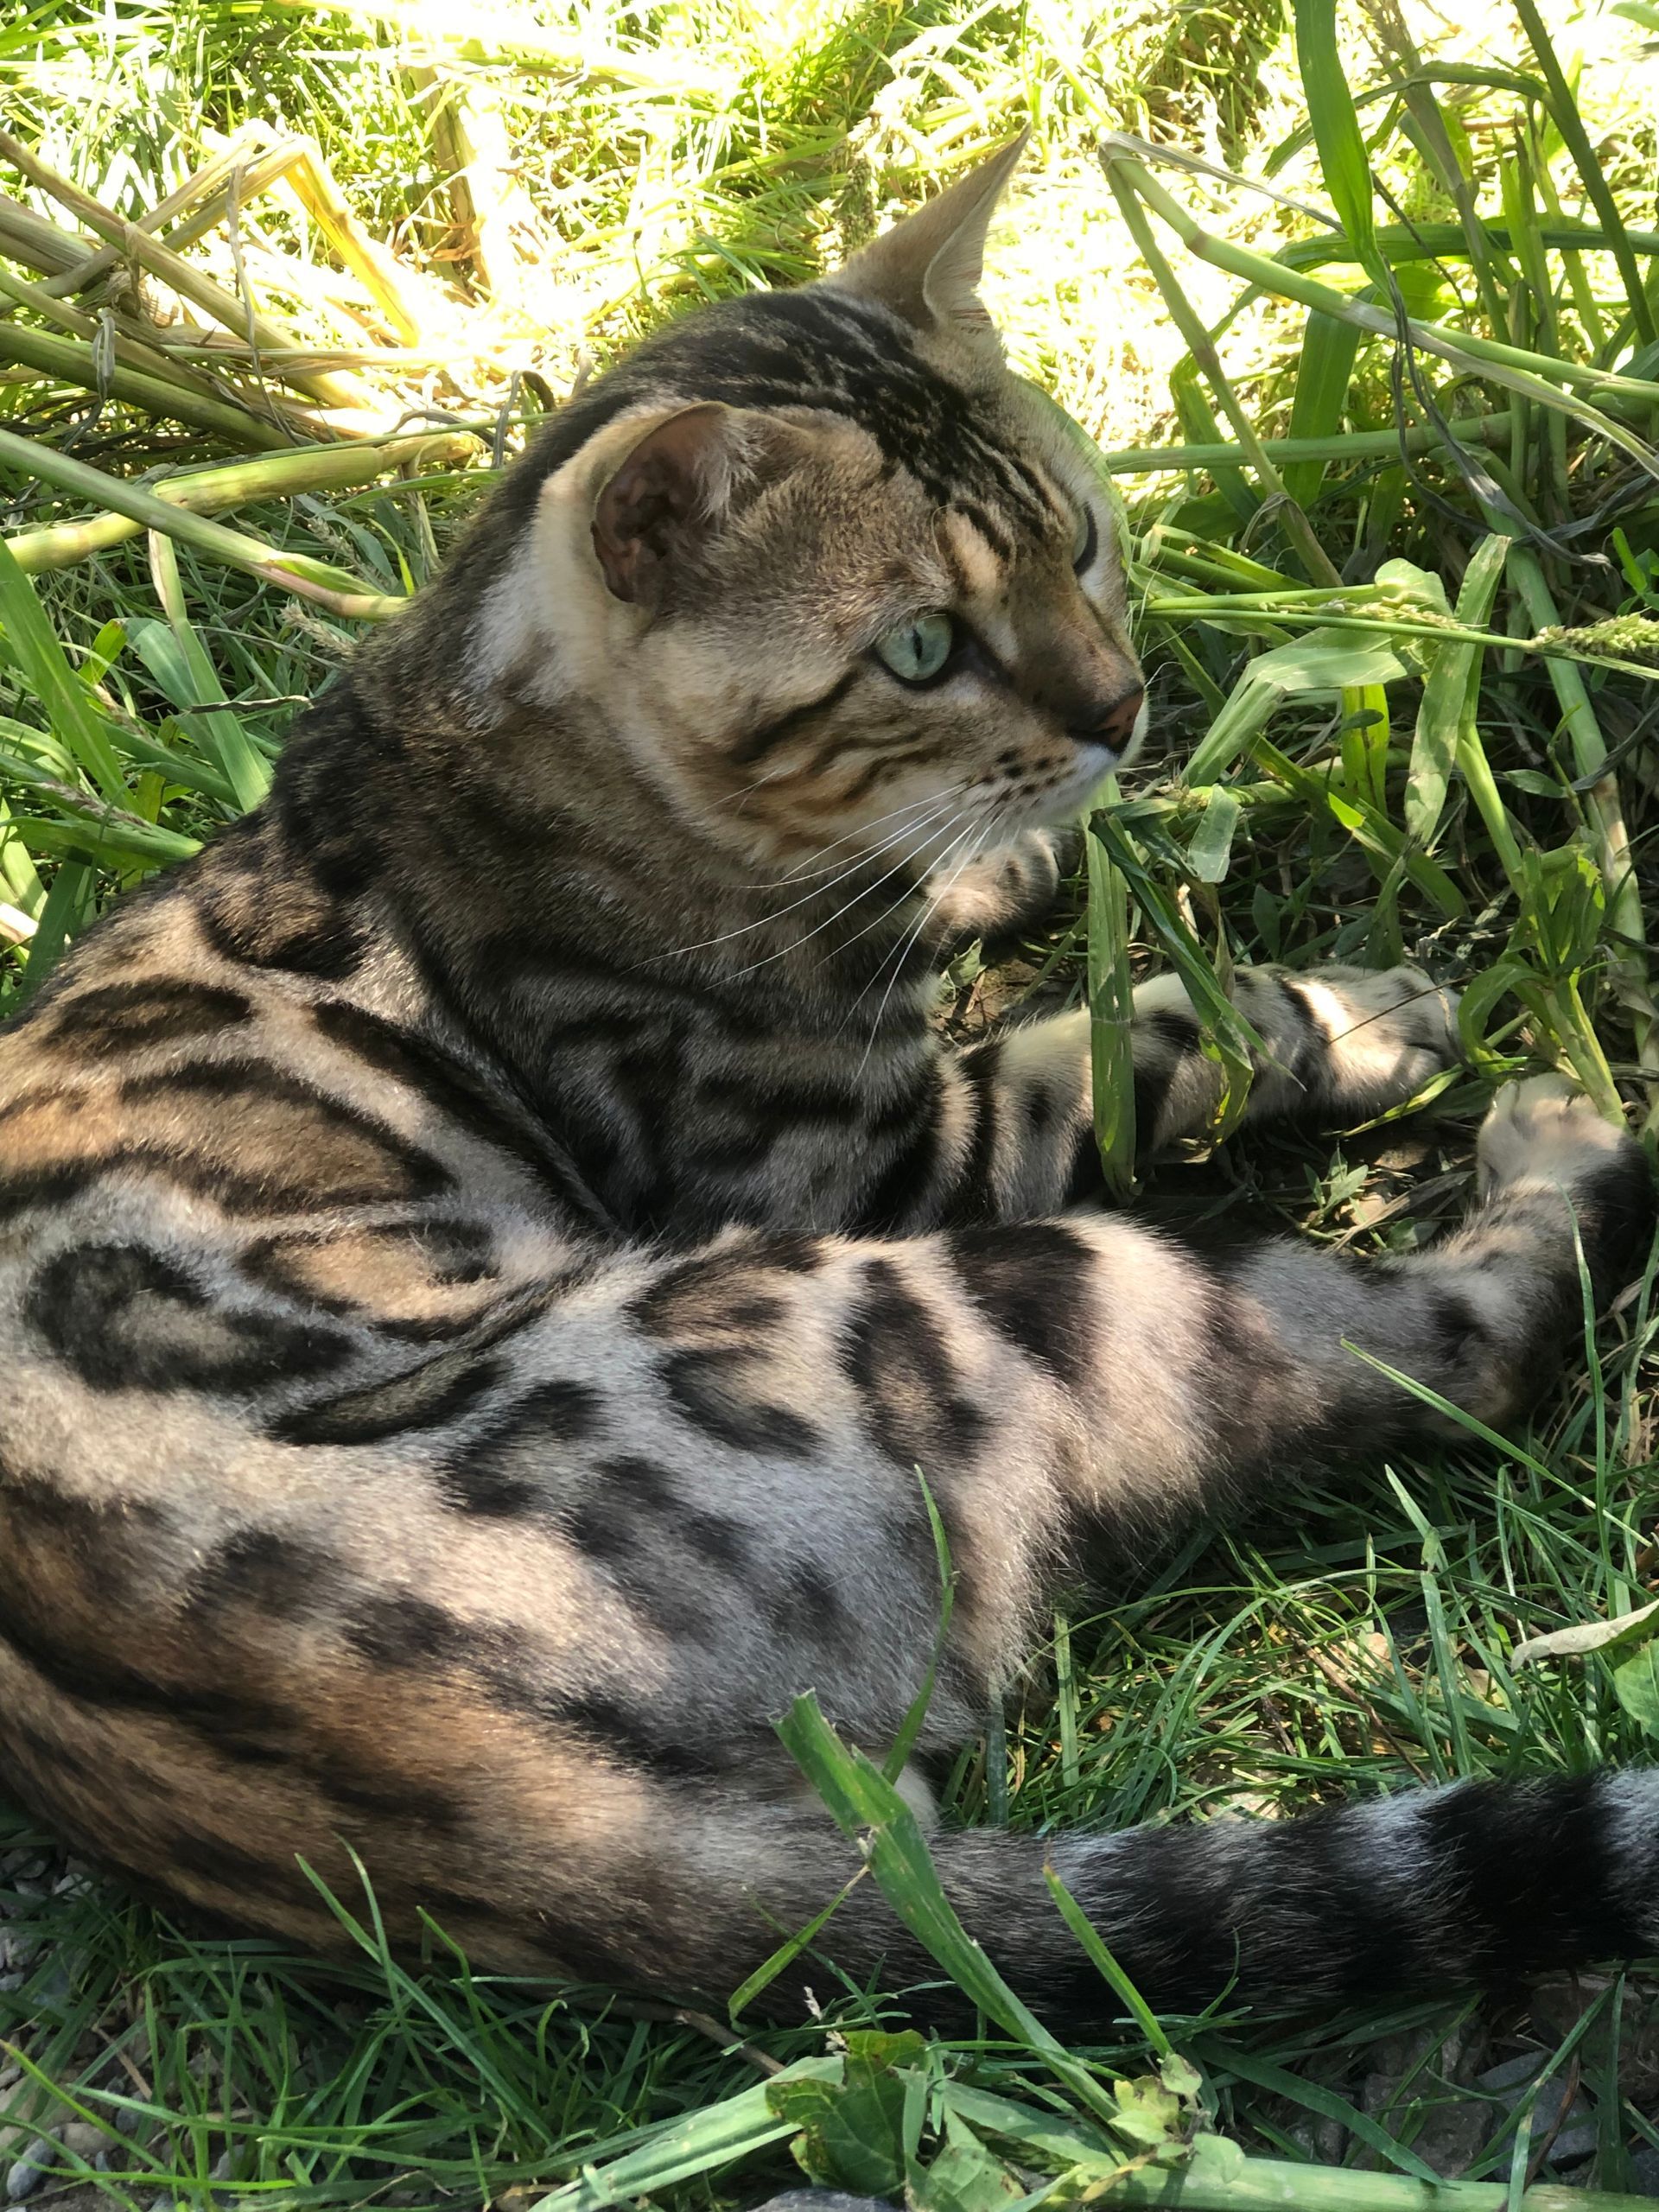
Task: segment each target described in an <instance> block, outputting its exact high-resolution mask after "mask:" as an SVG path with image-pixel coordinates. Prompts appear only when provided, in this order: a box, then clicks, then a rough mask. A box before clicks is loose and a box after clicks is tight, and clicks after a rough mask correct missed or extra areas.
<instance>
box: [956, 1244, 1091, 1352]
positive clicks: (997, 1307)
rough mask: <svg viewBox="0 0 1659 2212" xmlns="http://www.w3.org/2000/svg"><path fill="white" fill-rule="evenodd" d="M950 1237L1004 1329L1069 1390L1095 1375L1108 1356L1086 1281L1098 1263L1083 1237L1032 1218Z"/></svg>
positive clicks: (965, 1280)
mask: <svg viewBox="0 0 1659 2212" xmlns="http://www.w3.org/2000/svg"><path fill="white" fill-rule="evenodd" d="M945 1242H946V1245H947V1247H948V1249H949V1250H950V1257H951V1260H952V1262H954V1263H955V1266H956V1270H957V1274H958V1275H959V1276H960V1277H961V1280H962V1286H963V1289H964V1290H965V1291H966V1292H967V1294H968V1295H969V1298H970V1299H971V1300H972V1301H973V1303H974V1305H975V1306H976V1307H977V1309H978V1310H979V1312H980V1313H982V1314H983V1315H984V1316H985V1318H986V1319H987V1320H988V1321H989V1322H990V1323H991V1325H992V1326H993V1327H994V1328H995V1330H996V1331H997V1332H998V1333H999V1335H1001V1336H1003V1337H1005V1338H1007V1341H1008V1342H1009V1343H1010V1344H1013V1345H1014V1347H1015V1348H1016V1349H1017V1350H1018V1351H1022V1352H1023V1353H1024V1354H1025V1356H1026V1357H1027V1359H1033V1360H1035V1361H1036V1362H1037V1363H1038V1364H1039V1366H1042V1367H1046V1369H1047V1370H1048V1371H1049V1373H1050V1374H1051V1375H1052V1376H1054V1377H1055V1378H1056V1380H1057V1381H1058V1382H1061V1383H1065V1385H1066V1386H1067V1387H1068V1388H1069V1389H1083V1388H1084V1387H1085V1385H1086V1384H1088V1383H1090V1381H1091V1379H1092V1378H1093V1376H1094V1373H1095V1370H1096V1363H1097V1361H1098V1359H1099V1356H1100V1355H1099V1349H1098V1346H1097V1345H1096V1341H1095V1331H1094V1327H1093V1325H1092V1323H1091V1321H1090V1318H1089V1312H1090V1306H1092V1304H1093V1301H1092V1300H1090V1299H1089V1298H1088V1296H1087V1293H1086V1289H1085V1287H1084V1286H1085V1283H1086V1280H1087V1277H1088V1276H1089V1274H1090V1273H1091V1272H1092V1271H1093V1270H1094V1269H1095V1268H1096V1266H1097V1265H1098V1262H1097V1261H1096V1256H1095V1255H1094V1253H1093V1251H1092V1250H1091V1249H1090V1247H1089V1245H1088V1243H1086V1241H1085V1240H1084V1238H1083V1237H1081V1236H1078V1235H1077V1232H1076V1231H1075V1230H1071V1229H1067V1228H1066V1227H1065V1226H1064V1224H1061V1223H1059V1222H1053V1221H1029V1222H1010V1223H1007V1224H999V1225H995V1226H988V1227H985V1228H976V1229H957V1230H950V1232H949V1234H948V1235H947V1236H946V1239H945Z"/></svg>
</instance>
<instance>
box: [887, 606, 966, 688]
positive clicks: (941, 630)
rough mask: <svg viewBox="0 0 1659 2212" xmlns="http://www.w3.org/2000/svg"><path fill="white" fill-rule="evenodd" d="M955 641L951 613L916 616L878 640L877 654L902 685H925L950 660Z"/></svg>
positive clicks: (955, 635) (955, 636) (955, 634)
mask: <svg viewBox="0 0 1659 2212" xmlns="http://www.w3.org/2000/svg"><path fill="white" fill-rule="evenodd" d="M956 641H957V633H956V631H955V628H954V627H953V626H952V624H951V620H950V616H949V615H948V614H913V615H912V617H911V619H910V620H909V621H908V622H901V623H899V626H898V627H897V628H896V629H893V630H889V631H887V632H886V634H885V635H884V636H882V637H880V638H878V639H876V641H875V652H876V656H877V658H879V659H880V660H881V661H883V662H885V664H887V667H888V668H890V669H891V670H892V671H893V674H894V675H895V676H896V677H898V678H899V682H900V683H926V682H927V680H928V678H929V677H931V676H937V675H938V672H939V671H940V670H941V669H942V668H943V667H944V664H945V663H946V661H948V660H949V659H950V648H951V646H952V645H955V643H956Z"/></svg>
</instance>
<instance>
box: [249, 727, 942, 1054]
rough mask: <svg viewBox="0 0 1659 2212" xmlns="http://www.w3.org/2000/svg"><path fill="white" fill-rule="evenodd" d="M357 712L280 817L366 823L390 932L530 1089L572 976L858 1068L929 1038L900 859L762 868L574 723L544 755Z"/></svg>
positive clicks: (331, 735)
mask: <svg viewBox="0 0 1659 2212" xmlns="http://www.w3.org/2000/svg"><path fill="white" fill-rule="evenodd" d="M354 703H355V705H356V708H357V711H356V713H355V714H354V715H353V716H352V717H351V718H350V719H349V720H347V719H346V717H344V716H336V717H335V718H334V721H332V723H331V726H330V727H329V728H328V729H327V733H326V736H325V737H320V738H318V739H316V740H308V738H307V736H306V735H305V734H303V733H302V734H300V735H299V736H298V737H297V738H296V741H295V742H294V743H293V745H292V746H291V747H290V748H289V753H288V755H287V756H286V757H285V759H284V761H283V768H282V771H281V787H280V789H279V794H278V805H279V810H283V811H284V812H285V813H286V815H287V817H288V818H289V820H290V822H291V823H292V825H293V829H292V833H291V834H292V835H293V836H294V838H295V842H296V843H302V842H304V841H305V838H306V836H307V834H308V833H307V830H306V828H305V823H306V821H307V818H308V817H311V818H312V819H313V821H314V822H315V817H316V816H317V813H318V810H319V809H324V810H327V817H328V823H329V825H330V827H331V828H332V829H333V830H334V834H335V835H336V836H338V835H340V830H341V824H342V823H343V822H347V821H351V820H352V819H353V817H354V818H355V822H356V824H357V828H356V829H355V833H354V834H355V835H356V836H357V837H358V839H359V842H361V843H362V845H363V846H364V848H365V853H368V852H372V854H373V855H375V856H376V857H377V858H378V860H379V861H381V862H382V865H381V866H380V867H379V868H378V869H377V870H376V872H375V891H374V899H375V902H376V905H377V906H378V910H379V911H380V912H381V913H382V914H383V915H384V916H385V926H387V927H389V928H390V929H391V931H393V932H394V933H395V934H396V935H397V936H398V937H399V938H402V939H403V940H404V942H405V943H406V944H410V945H411V946H413V947H414V948H416V950H417V953H418V957H419V962H420V966H421V969H422V971H423V975H424V976H425V977H426V978H427V981H428V983H429V988H431V989H432V990H433V991H434V993H435V995H436V996H437V997H439V998H440V999H444V998H447V999H450V1000H452V1001H454V1003H455V1004H457V1005H459V1006H461V1007H465V1009H466V1012H467V1018H468V1021H469V1024H470V1025H471V1026H473V1027H475V1028H480V1027H481V1028H482V1030H483V1031H485V1032H486V1033H487V1034H488V1036H489V1038H490V1041H491V1044H492V1047H493V1050H495V1051H497V1052H500V1053H501V1054H502V1055H503V1056H504V1057H505V1058H507V1059H509V1060H510V1061H511V1062H512V1064H513V1065H514V1066H515V1069H516V1070H518V1071H528V1072H531V1073H533V1071H534V1069H535V1066H536V1064H537V1061H538V1060H539V1059H540V1058H541V1057H542V1055H543V1051H544V1049H545V1048H544V1042H543V1039H544V1034H545V1033H546V1029H547V1023H546V1022H545V1021H544V1020H543V1007H544V1005H546V1006H550V1005H551V1004H553V1003H554V1002H556V1001H563V1000H568V998H569V995H570V992H571V990H572V988H574V986H573V985H572V983H571V982H570V978H571V977H572V976H582V977H584V978H585V979H586V981H585V982H584V984H583V986H582V988H584V989H586V990H587V992H588V995H589V996H591V997H594V998H595V999H597V998H598V997H600V996H601V995H603V994H604V993H605V991H606V990H607V988H608V989H610V990H611V991H612V992H613V995H614V996H615V998H616V1001H617V1003H618V1005H619V1007H634V1008H636V1009H645V1008H648V1007H652V1006H653V1005H656V1006H660V1007H664V1008H667V1007H672V1006H675V1005H679V1006H681V1007H690V1006H691V1005H692V1004H694V1003H695V1002H696V1001H703V1002H705V1003H706V1006H707V1007H708V1011H709V1017H710V1018H711V1019H716V1020H725V1021H727V1022H728V1023H730V1024H731V1025H732V1026H733V1027H734V1028H735V1029H739V1030H753V1031H757V1032H758V1031H760V1030H761V1029H766V1030H769V1031H772V1032H779V1033H787V1032H789V1031H796V1032H804V1033H810V1034H812V1035H814V1036H816V1037H817V1038H819V1039H823V1040H824V1041H825V1042H826V1044H827V1043H828V1040H829V1039H833V1038H841V1039H844V1040H845V1043H846V1046H847V1048H848V1049H849V1050H851V1051H853V1052H855V1056H856V1055H857V1054H859V1053H862V1052H864V1051H865V1049H866V1047H867V1046H868V1044H869V1043H870V1040H871V1039H872V1038H873V1037H874V1036H875V1035H877V1034H878V1033H879V1034H882V1035H892V1034H894V1033H897V1032H898V1031H901V1030H903V1031H910V1032H913V1031H914V1030H915V1029H916V1028H917V1027H918V1026H919V1025H920V1023H921V1021H922V1020H923V1007H924V1002H925V990H926V980H927V977H928V976H929V974H930V973H931V969H932V966H933V964H934V963H933V960H932V956H931V952H930V950H928V948H927V945H926V943H925V938H923V937H922V936H921V935H920V934H919V932H918V923H920V922H921V921H922V919H923V918H924V917H923V909H922V902H921V901H920V899H918V896H917V893H916V887H915V884H914V882H913V880H912V878H911V876H909V875H908V874H906V872H904V871H903V870H901V869H899V868H895V867H894V865H893V858H892V855H885V856H878V857H876V858H874V859H861V858H860V857H859V856H858V855H856V854H851V855H849V853H848V852H847V851H846V850H845V849H836V848H834V847H833V846H829V845H828V844H826V847H825V849H823V851H821V852H818V853H809V854H808V855H805V856H804V858H801V859H799V860H791V861H787V862H785V861H776V862H767V861H763V860H756V859H753V858H751V857H749V856H748V855H745V854H744V853H742V852H741V849H738V848H737V847H736V846H735V845H734V844H732V845H728V844H725V843H721V842H716V841H715V840H714V839H712V838H711V837H709V836H707V835H705V834H702V833H700V832H699V831H698V830H697V829H696V828H695V827H693V826H692V825H690V824H688V823H686V822H685V821H684V820H683V818H682V817H681V816H680V815H679V813H678V812H677V810H676V808H675V806H674V805H673V804H672V803H671V800H670V799H669V798H667V797H666V795H665V794H664V793H663V792H662V791H660V790H659V789H658V788H657V787H656V786H655V785H653V784H652V782H651V780H650V779H648V778H647V777H646V776H645V775H644V774H643V773H642V772H640V771H639V769H638V767H637V766H635V765H634V764H633V763H632V761H631V760H630V759H629V757H628V755H627V753H626V750H625V749H624V748H623V747H621V746H620V744H618V743H617V742H616V741H615V740H614V739H613V738H612V739H608V740H607V733H605V732H604V731H603V730H602V729H598V728H594V727H593V726H592V724H591V723H590V722H584V721H583V719H582V717H581V716H579V715H567V716H563V717H553V716H549V717H547V718H546V720H545V721H543V724H542V726H541V727H539V728H537V730H536V731H535V732H534V735H533V747H532V741H531V738H529V737H527V736H517V737H515V736H512V735H511V734H510V736H509V738H508V739H506V740H505V741H504V740H502V739H501V738H499V736H498V735H497V734H494V733H486V734H480V735H477V736H473V735H468V734H461V735H457V734H452V733H451V732H449V731H447V730H446V731H442V732H434V731H430V730H426V731H421V730H416V731H415V732H413V733H410V732H409V731H407V730H405V731H402V732H397V733H388V732H386V731H385V730H384V729H382V728H378V727H377V724H378V717H376V716H375V715H373V713H372V707H370V708H366V709H365V706H364V704H363V702H360V701H358V702H354ZM532 750H533V758H531V753H532ZM526 794H528V796H526ZM310 834H311V835H312V836H317V835H319V834H321V823H316V826H315V828H314V829H313V830H312V831H311V833H310ZM595 1018H598V1017H597V1015H596V1017H595Z"/></svg>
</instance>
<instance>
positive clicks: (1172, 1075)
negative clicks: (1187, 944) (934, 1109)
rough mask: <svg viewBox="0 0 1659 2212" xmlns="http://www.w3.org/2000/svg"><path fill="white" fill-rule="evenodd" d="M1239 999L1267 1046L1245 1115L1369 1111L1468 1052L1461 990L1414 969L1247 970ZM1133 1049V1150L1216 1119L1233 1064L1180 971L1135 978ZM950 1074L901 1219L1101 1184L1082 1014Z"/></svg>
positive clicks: (995, 1210) (1024, 1214) (971, 1051)
mask: <svg viewBox="0 0 1659 2212" xmlns="http://www.w3.org/2000/svg"><path fill="white" fill-rule="evenodd" d="M1233 997H1234V1002H1235V1004H1236V1006H1237V1007H1238V1009H1239V1011H1240V1013H1241V1014H1243V1016H1244V1018H1245V1020H1247V1021H1249V1024H1250V1026H1251V1027H1252V1028H1254V1030H1255V1033H1256V1034H1257V1035H1258V1036H1259V1037H1260V1038H1261V1039H1262V1051H1261V1052H1257V1053H1255V1054H1254V1055H1253V1058H1254V1063H1255V1072H1254V1080H1253V1082H1252V1084H1251V1086H1250V1095H1249V1102H1248V1103H1247V1106H1246V1109H1245V1118H1246V1120H1247V1121H1249V1122H1258V1121H1268V1120H1277V1119H1287V1118H1298V1119H1307V1120H1312V1121H1322V1122H1325V1123H1326V1124H1332V1123H1335V1124H1341V1123H1343V1122H1360V1121H1365V1120H1368V1119H1369V1118H1370V1116H1372V1115H1374V1114H1378V1113H1381V1112H1383V1110H1384V1109H1386V1108H1388V1107H1390V1106H1397V1105H1400V1104H1402V1103H1403V1102H1404V1101H1405V1100H1407V1099H1408V1098H1410V1097H1411V1096H1413V1095H1414V1093H1415V1092H1416V1091H1418V1090H1421V1088H1422V1086H1423V1084H1425V1083H1426V1082H1427V1080H1428V1078H1429V1077H1431V1076H1432V1075H1433V1074H1434V1073H1435V1072H1436V1071H1438V1070H1440V1069H1441V1068H1444V1067H1447V1066H1449V1065H1452V1063H1453V1062H1454V1061H1455V1060H1456V1059H1457V1058H1458V1057H1459V1045H1458V1037H1457V1022H1456V1001H1455V998H1454V996H1453V995H1452V993H1451V992H1450V991H1447V990H1445V989H1441V988H1437V987H1436V986H1435V985H1434V984H1433V983H1431V982H1429V980H1428V978H1427V976H1424V975H1422V974H1421V973H1420V971H1419V970H1418V969H1414V968H1391V969H1387V970H1386V971H1384V972H1382V973H1376V972H1373V971H1371V970H1368V969H1359V968H1345V967H1338V966H1334V965H1333V966H1328V967H1325V968H1316V969H1310V970H1308V971H1307V972H1306V973H1305V974H1296V973H1294V972H1292V971H1291V970H1289V969H1280V968H1245V969H1239V971H1238V972H1237V974H1236V976H1235V978H1234V983H1233ZM1130 1052H1131V1060H1132V1065H1133V1067H1134V1071H1135V1073H1134V1080H1135V1131H1136V1146H1137V1150H1138V1151H1140V1152H1141V1154H1150V1153H1154V1152H1156V1151H1157V1150H1158V1149H1159V1148H1160V1147H1163V1146H1165V1145H1167V1144H1170V1143H1172V1142H1173V1141H1174V1140H1175V1139H1176V1138H1178V1137H1181V1136H1185V1135H1196V1134H1198V1132H1199V1131H1201V1130H1202V1129H1203V1128H1205V1127H1206V1126H1207V1124H1208V1122H1210V1120H1211V1116H1213V1114H1214V1112H1215V1109H1216V1108H1217V1104H1218V1103H1219V1102H1220V1099H1221V1095H1222V1086H1223V1082H1224V1077H1223V1072H1222V1070H1221V1068H1220V1067H1219V1065H1217V1063H1216V1062H1215V1061H1213V1060H1211V1059H1209V1058H1206V1057H1205V1054H1204V1052H1202V1051H1201V1050H1200V1048H1199V1032H1198V1018H1197V1016H1196V1015H1195V1014H1194V1013H1193V1011H1192V1005H1191V1002H1190V1001H1189V1000H1188V998H1187V996H1186V993H1185V989H1184V988H1183V987H1182V984H1181V982H1180V979H1179V976H1154V978H1153V979H1152V981H1151V982H1146V983H1142V984H1141V986H1140V987H1139V988H1137V989H1136V991H1135V1004H1134V1016H1133V1020H1132V1023H1131V1028H1130ZM944 1083H945V1100H944V1107H943V1108H942V1110H941V1115H940V1122H941V1128H942V1132H943V1137H944V1141H943V1143H942V1144H941V1145H939V1146H938V1147H936V1148H935V1151H934V1154H933V1156H932V1159H931V1162H930V1173H929V1175H928V1176H927V1178H926V1179H925V1180H924V1179H921V1178H917V1179H915V1180H914V1181H913V1183H912V1187H911V1190H910V1192H909V1197H908V1203H909V1209H910V1210H909V1211H908V1212H906V1213H905V1214H903V1215H901V1217H899V1225H901V1226H903V1227H906V1228H912V1227H914V1228H921V1227H924V1226H925V1225H927V1224H929V1223H930V1222H931V1221H935V1220H944V1221H950V1220H953V1219H967V1220H971V1219H990V1220H1002V1221H1011V1220H1021V1219H1030V1218H1031V1217H1033V1216H1036V1215H1039V1214H1043V1213H1050V1212H1052V1211H1055V1210H1056V1209H1058V1208H1059V1207H1062V1206H1064V1205H1067V1204H1069V1203H1071V1201H1073V1200H1074V1199H1076V1198H1079V1197H1081V1196H1083V1195H1084V1194H1085V1193H1087V1192H1091V1191H1093V1190H1095V1189H1096V1188H1097V1187H1098V1175H1099V1170H1098V1165H1097V1160H1096V1153H1095V1146H1094V1106H1093V1086H1092V1082H1091V1078H1090V1024H1089V1015H1088V1014H1087V1012H1086V1011H1078V1012H1076V1013H1071V1014H1058V1015H1052V1016H1050V1017H1047V1018H1046V1019H1044V1020H1037V1021H1030V1022H1023V1023H1021V1022H1015V1023H1013V1024H1011V1025H1010V1026H1009V1027H1007V1028H1004V1029H1001V1030H999V1031H998V1032H996V1033H995V1034H994V1035H992V1036H990V1037H988V1038H987V1039H984V1041H983V1042H982V1043H980V1044H977V1045H974V1046H969V1047H968V1048H967V1049H966V1050H965V1051H963V1052H957V1053H953V1054H950V1056H948V1058H947V1059H946V1060H945V1063H944ZM891 1181H892V1179H891V1178H889V1179H888V1181H887V1187H888V1188H890V1187H891Z"/></svg>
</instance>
